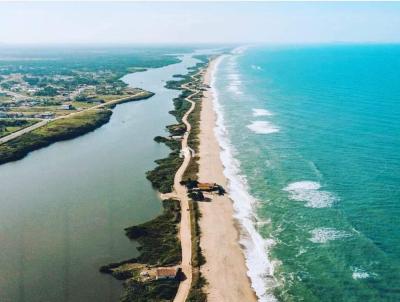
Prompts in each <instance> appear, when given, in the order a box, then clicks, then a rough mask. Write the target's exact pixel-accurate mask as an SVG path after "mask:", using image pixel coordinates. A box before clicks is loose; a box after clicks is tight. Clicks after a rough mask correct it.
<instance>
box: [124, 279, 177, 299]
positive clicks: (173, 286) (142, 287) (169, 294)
mask: <svg viewBox="0 0 400 302" xmlns="http://www.w3.org/2000/svg"><path fill="white" fill-rule="evenodd" d="M178 287H179V282H178V281H175V280H158V281H157V280H156V281H151V282H137V281H135V280H128V281H126V282H125V283H124V288H125V292H124V294H123V295H122V297H121V299H120V301H121V302H164V301H165V302H167V301H168V302H170V301H172V300H174V297H175V295H176V292H177V291H178Z"/></svg>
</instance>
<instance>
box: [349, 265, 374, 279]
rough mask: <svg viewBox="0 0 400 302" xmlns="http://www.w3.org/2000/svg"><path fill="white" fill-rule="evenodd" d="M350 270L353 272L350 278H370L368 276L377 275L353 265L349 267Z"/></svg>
mask: <svg viewBox="0 0 400 302" xmlns="http://www.w3.org/2000/svg"><path fill="white" fill-rule="evenodd" d="M351 270H352V272H353V273H352V275H351V276H352V278H353V279H354V280H358V279H367V278H370V277H376V276H377V275H376V274H375V273H369V272H367V271H366V270H364V269H362V268H360V267H355V266H353V267H351Z"/></svg>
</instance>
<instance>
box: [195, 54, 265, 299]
mask: <svg viewBox="0 0 400 302" xmlns="http://www.w3.org/2000/svg"><path fill="white" fill-rule="evenodd" d="M217 64H218V59H214V60H213V61H212V62H211V63H210V65H209V67H208V68H207V71H206V74H205V76H204V84H205V85H211V84H212V76H213V73H214V71H215V68H216V66H217ZM216 121H217V113H216V110H215V108H214V94H213V91H212V89H208V90H207V91H205V95H204V97H203V100H202V110H201V115H200V135H199V138H200V160H199V173H198V175H199V181H202V182H216V183H218V184H220V185H222V186H223V187H225V188H226V187H227V185H228V180H227V178H226V177H225V175H224V166H223V164H222V161H221V157H220V156H221V154H220V153H221V149H220V144H219V142H218V140H217V138H216V135H215V131H214V129H215V128H216V126H217V124H216ZM199 208H200V213H201V214H202V215H201V218H200V221H199V224H200V229H201V237H200V246H201V250H202V252H203V255H204V257H205V259H206V263H205V264H204V265H203V266H202V267H201V273H202V275H203V276H204V277H205V279H206V280H207V282H208V284H207V285H206V286H205V291H206V292H207V296H208V300H207V301H210V302H213V301H230V302H231V301H238V302H241V301H246V302H250V301H257V300H258V299H257V296H256V294H255V291H254V290H253V288H252V284H251V280H250V278H249V276H248V268H247V265H246V258H245V254H244V250H243V249H242V247H241V244H240V233H241V231H242V230H241V227H240V224H239V223H238V221H237V220H236V219H235V217H234V216H235V212H234V206H233V202H232V200H231V199H230V197H229V196H228V194H226V195H225V196H217V195H213V196H212V201H211V202H202V203H199ZM216 226H217V227H216ZM221 251H223V252H222V253H221ZM228 268H229V269H228Z"/></svg>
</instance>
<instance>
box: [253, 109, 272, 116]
mask: <svg viewBox="0 0 400 302" xmlns="http://www.w3.org/2000/svg"><path fill="white" fill-rule="evenodd" d="M252 110H253V116H271V115H272V113H271V112H270V111H268V110H267V109H259V108H253V109H252Z"/></svg>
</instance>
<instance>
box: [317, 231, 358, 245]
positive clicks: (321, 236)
mask: <svg viewBox="0 0 400 302" xmlns="http://www.w3.org/2000/svg"><path fill="white" fill-rule="evenodd" d="M310 234H311V238H310V241H312V242H314V243H327V242H328V241H331V240H337V239H341V238H346V237H350V236H351V234H349V233H347V232H345V231H340V230H336V229H334V228H317V229H314V230H312V231H311V232H310Z"/></svg>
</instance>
